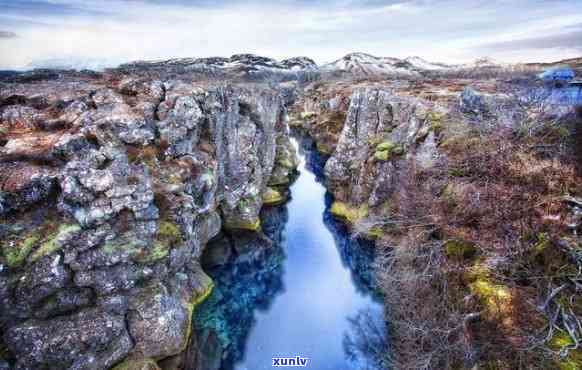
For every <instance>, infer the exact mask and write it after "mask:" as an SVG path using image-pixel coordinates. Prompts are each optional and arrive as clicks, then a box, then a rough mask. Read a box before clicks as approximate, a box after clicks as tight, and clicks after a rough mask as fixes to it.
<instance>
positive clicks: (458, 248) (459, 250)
mask: <svg viewBox="0 0 582 370" xmlns="http://www.w3.org/2000/svg"><path fill="white" fill-rule="evenodd" d="M443 251H444V254H445V256H447V257H448V258H454V259H458V260H469V259H472V258H474V257H475V256H476V255H477V247H476V246H475V244H474V243H471V242H468V241H465V240H460V239H450V240H447V241H446V242H445V243H444V244H443Z"/></svg>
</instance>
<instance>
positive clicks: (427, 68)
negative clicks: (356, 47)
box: [321, 53, 508, 77]
mask: <svg viewBox="0 0 582 370" xmlns="http://www.w3.org/2000/svg"><path fill="white" fill-rule="evenodd" d="M507 66H508V65H504V64H502V63H499V62H496V61H494V60H493V59H491V58H480V59H477V60H475V61H474V62H472V63H467V64H445V63H435V62H430V61H427V60H425V59H423V58H421V57H418V56H413V57H408V58H405V59H399V58H392V57H377V56H374V55H371V54H366V53H350V54H348V55H346V56H344V57H343V58H341V59H338V60H336V61H334V62H331V63H328V64H324V65H323V66H322V67H321V70H323V71H343V72H348V73H353V74H356V75H363V76H374V75H378V76H382V75H386V76H387V75H394V76H402V77H410V76H420V75H422V74H426V73H430V72H455V71H464V70H474V69H483V70H486V69H496V68H505V67H507Z"/></svg>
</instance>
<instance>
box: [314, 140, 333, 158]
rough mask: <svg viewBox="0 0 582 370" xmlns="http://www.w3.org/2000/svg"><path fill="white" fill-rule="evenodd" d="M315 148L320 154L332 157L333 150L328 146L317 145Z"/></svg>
mask: <svg viewBox="0 0 582 370" xmlns="http://www.w3.org/2000/svg"><path fill="white" fill-rule="evenodd" d="M315 148H316V149H317V151H318V152H320V153H321V154H325V155H331V154H332V150H331V148H329V147H328V146H327V145H325V144H323V143H319V142H318V143H316V144H315Z"/></svg>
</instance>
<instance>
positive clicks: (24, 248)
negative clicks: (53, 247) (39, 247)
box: [2, 234, 40, 268]
mask: <svg viewBox="0 0 582 370" xmlns="http://www.w3.org/2000/svg"><path fill="white" fill-rule="evenodd" d="M39 240H40V236H39V235H36V234H32V235H28V236H27V237H25V238H24V239H23V240H22V241H18V242H16V243H15V245H13V246H9V245H8V244H9V243H8V242H6V243H5V245H3V247H2V251H3V252H4V258H5V260H6V264H7V265H8V266H9V267H12V268H14V267H19V266H21V265H22V263H23V262H24V260H25V259H26V257H28V255H29V254H30V251H32V249H33V248H34V246H35V244H36V242H38V241H39Z"/></svg>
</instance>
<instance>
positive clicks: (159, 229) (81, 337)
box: [0, 75, 296, 369]
mask: <svg viewBox="0 0 582 370" xmlns="http://www.w3.org/2000/svg"><path fill="white" fill-rule="evenodd" d="M284 118H285V106H284V100H283V98H282V95H281V93H280V92H279V91H278V90H276V89H275V88H269V87H262V86H257V85H252V86H251V85H244V86H242V85H239V86H227V85H225V86H218V87H211V88H209V87H207V86H205V85H204V84H202V83H200V84H198V83H193V82H189V81H180V80H165V81H160V80H152V79H147V78H132V77H131V76H127V75H125V76H114V77H111V76H109V78H103V77H102V76H101V75H96V76H89V77H86V76H85V77H83V78H78V79H75V80H70V79H59V78H57V79H51V80H48V81H34V82H31V83H3V84H2V85H1V86H0V215H1V217H2V222H1V223H0V239H1V244H0V252H1V253H0V305H1V308H0V330H1V331H2V333H3V341H2V342H3V345H1V346H0V368H3V367H8V364H7V363H5V362H4V361H3V360H2V359H1V358H2V357H3V358H5V359H6V360H8V361H9V362H11V363H15V365H14V368H15V369H65V368H68V369H106V368H111V367H113V366H116V365H117V366H118V368H120V369H123V368H133V367H132V366H134V365H135V366H138V365H139V366H141V367H139V368H156V366H157V365H156V364H155V361H159V360H161V359H164V358H167V357H170V356H173V355H176V354H178V353H180V352H181V351H183V350H184V349H185V348H186V346H187V343H188V338H189V336H190V327H191V317H192V312H193V310H194V309H195V307H196V305H197V304H198V303H200V302H201V301H202V300H203V299H204V298H205V297H206V296H208V294H209V293H210V291H211V289H212V287H213V283H212V281H211V279H210V278H209V277H208V276H206V274H205V273H204V271H202V269H201V267H200V264H199V258H200V256H201V253H202V251H203V249H204V248H205V246H206V244H207V242H208V241H209V240H210V239H211V238H213V237H214V236H215V235H217V234H218V233H219V231H220V230H221V228H222V227H224V228H231V229H246V230H258V229H260V228H261V225H260V221H259V211H260V209H261V207H262V206H263V204H264V203H277V202H280V201H281V200H282V199H283V194H284V187H285V186H286V185H287V184H288V183H289V182H290V178H291V175H292V174H293V172H294V170H295V167H296V157H295V151H294V148H293V147H292V146H291V145H290V141H289V136H288V127H287V123H286V121H285V119H284Z"/></svg>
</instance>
